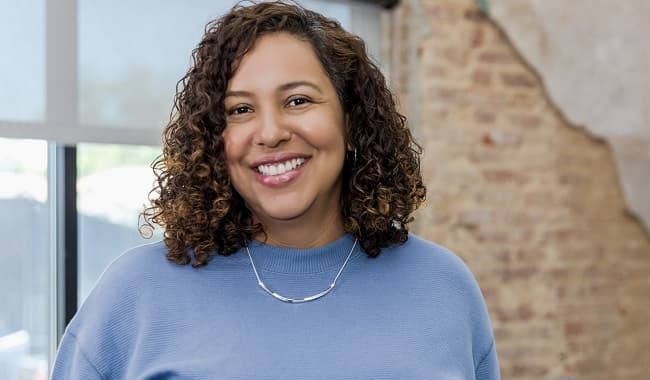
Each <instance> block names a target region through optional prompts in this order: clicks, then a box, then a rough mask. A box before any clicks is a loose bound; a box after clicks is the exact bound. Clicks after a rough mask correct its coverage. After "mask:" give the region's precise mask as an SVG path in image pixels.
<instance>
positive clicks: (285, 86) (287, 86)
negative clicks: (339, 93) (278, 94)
mask: <svg viewBox="0 0 650 380" xmlns="http://www.w3.org/2000/svg"><path fill="white" fill-rule="evenodd" d="M300 86H307V87H311V88H313V89H314V90H316V91H318V93H319V94H322V93H323V91H322V90H321V89H320V87H318V86H317V85H316V84H315V83H312V82H309V81H306V80H301V81H296V82H289V83H285V84H283V85H281V86H279V87H278V90H280V91H288V90H292V89H294V88H296V87H300Z"/></svg>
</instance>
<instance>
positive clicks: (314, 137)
mask: <svg viewBox="0 0 650 380" xmlns="http://www.w3.org/2000/svg"><path fill="white" fill-rule="evenodd" d="M193 58H194V64H193V66H192V68H191V69H190V70H189V72H188V73H187V75H186V76H185V77H184V79H183V81H182V86H180V90H179V92H178V94H177V97H176V102H175V110H176V112H175V115H174V117H173V118H172V121H171V122H170V124H169V125H168V126H167V128H166V130H165V134H164V152H163V156H162V158H161V159H160V160H159V161H157V162H156V164H155V166H156V168H157V175H158V186H157V188H156V190H157V191H156V193H157V198H156V199H153V200H152V207H150V208H149V209H147V210H145V213H144V214H145V217H146V220H147V221H148V222H153V223H157V224H160V225H163V226H164V227H165V239H164V242H160V243H155V244H150V245H146V246H141V247H137V248H134V249H133V250H131V251H128V252H127V253H125V254H123V255H122V256H121V257H120V258H118V259H117V260H116V261H115V262H113V263H112V264H111V266H110V267H109V268H108V269H107V271H106V272H105V273H104V275H103V276H102V278H101V280H100V281H99V283H98V284H97V285H96V287H95V288H94V290H93V291H92V293H91V295H90V296H89V297H88V298H87V300H86V302H85V303H84V305H83V306H82V307H81V309H80V310H79V312H78V314H77V315H76V316H75V318H74V319H73V321H72V322H71V323H70V325H69V326H68V328H67V330H66V333H65V335H64V338H63V341H62V343H61V346H60V348H59V353H58V357H57V360H56V364H55V368H54V372H53V378H54V379H104V380H108V379H249V378H261V379H281V378H284V379H391V380H394V379H475V378H476V379H497V378H499V370H498V365H497V358H496V352H495V348H494V339H493V335H492V330H491V327H490V321H489V319H488V315H487V312H486V308H485V304H484V302H483V299H482V297H481V293H480V290H479V288H478V286H477V285H476V282H475V281H474V278H473V277H472V275H471V274H470V273H469V271H468V270H467V268H466V267H465V266H464V265H463V263H462V261H461V260H459V259H458V258H457V257H456V256H454V255H453V254H452V253H450V252H448V251H446V250H445V249H443V248H441V247H439V246H436V245H434V244H432V243H429V242H426V241H424V240H422V239H420V238H418V237H416V236H414V235H412V234H411V235H409V233H408V231H407V225H408V223H409V222H410V221H411V219H412V217H411V215H412V213H413V212H414V211H415V210H416V208H417V207H418V206H419V205H420V204H421V203H422V201H423V200H424V197H425V189H424V186H423V184H422V179H421V176H420V165H419V153H420V152H419V147H418V146H417V145H416V144H415V142H414V141H413V140H412V137H411V134H410V133H409V131H408V129H407V128H406V126H405V118H404V117H403V116H402V115H400V114H399V113H398V112H397V111H396V108H395V104H394V101H393V98H392V95H391V93H390V91H389V90H388V88H387V86H386V84H385V81H384V78H383V76H382V75H381V73H380V72H379V70H378V69H377V67H376V66H375V65H374V64H373V63H372V62H371V61H370V60H369V59H368V57H367V56H366V53H365V47H364V44H363V42H362V41H361V40H360V39H359V38H358V37H355V36H353V35H351V34H349V33H347V32H345V31H344V30H343V29H342V28H341V27H340V25H339V24H338V23H336V22H335V21H332V20H330V19H327V18H325V17H323V16H321V15H319V14H317V13H314V12H311V11H308V10H305V9H303V8H300V7H299V6H296V5H288V4H284V3H262V4H257V5H252V6H248V7H242V6H237V7H235V8H233V9H232V10H231V11H230V12H229V13H228V14H227V15H225V16H223V17H222V18H221V19H219V20H216V21H215V22H213V23H211V24H210V25H209V26H208V28H207V29H206V33H205V36H204V38H203V40H202V41H201V43H200V44H199V46H198V47H197V49H195V51H194V53H193ZM149 225H150V224H149ZM165 255H166V257H167V259H168V260H165V259H164V257H163V256H165ZM190 263H191V264H192V265H187V264H190Z"/></svg>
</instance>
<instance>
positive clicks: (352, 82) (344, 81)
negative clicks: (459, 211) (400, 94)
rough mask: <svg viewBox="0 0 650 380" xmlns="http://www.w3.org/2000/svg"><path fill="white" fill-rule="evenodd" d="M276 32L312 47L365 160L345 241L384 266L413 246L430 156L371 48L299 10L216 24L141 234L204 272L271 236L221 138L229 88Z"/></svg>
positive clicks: (177, 111) (242, 14) (161, 164)
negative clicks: (391, 249) (233, 174)
mask: <svg viewBox="0 0 650 380" xmlns="http://www.w3.org/2000/svg"><path fill="white" fill-rule="evenodd" d="M276 32H286V33H290V34H291V35H293V36H295V37H297V38H300V39H302V40H304V41H306V42H309V43H310V44H311V46H312V47H313V49H314V51H315V53H316V55H317V56H318V58H319V60H320V62H321V63H322V65H323V68H324V69H325V71H326V73H327V75H328V76H329V78H330V80H331V81H332V83H333V85H334V88H335V89H336V91H337V94H338V97H339V100H340V102H341V104H342V107H343V112H344V113H345V114H346V115H347V117H348V120H349V125H350V128H349V130H348V131H347V132H346V133H347V136H346V141H349V142H351V144H352V145H353V147H354V148H356V152H357V154H356V155H357V157H356V160H354V159H350V157H348V158H346V161H345V164H344V169H343V170H344V172H343V189H342V194H341V209H342V217H343V225H344V229H345V231H346V232H348V233H350V234H352V235H354V236H355V237H357V238H358V239H359V243H360V244H361V246H362V247H363V249H364V250H365V252H366V253H367V255H368V256H370V257H376V256H378V255H379V253H380V251H381V248H383V247H387V246H389V245H391V244H401V243H404V242H405V241H406V239H407V238H408V229H407V224H408V223H409V222H411V221H412V219H413V218H412V216H411V215H412V214H413V212H414V211H415V210H416V209H417V208H418V207H419V206H420V204H421V203H422V202H423V201H424V199H425V195H426V190H425V187H424V185H423V183H422V178H421V174H420V154H421V152H422V149H421V147H420V146H419V145H418V144H417V143H416V142H415V141H414V140H413V137H412V135H411V133H410V131H409V130H408V128H407V126H406V118H405V117H404V116H403V115H401V114H400V113H399V112H397V109H396V105H395V100H394V99H393V95H392V93H391V92H390V90H389V89H388V87H387V85H386V81H385V79H384V76H383V75H382V74H381V72H380V71H379V69H378V68H377V66H376V65H375V64H374V63H373V62H372V61H371V60H370V59H369V57H368V56H367V54H366V49H365V44H364V42H363V41H362V40H361V39H360V38H359V37H357V36H355V35H352V34H350V33H348V32H347V31H345V30H344V29H343V28H342V27H341V25H340V24H339V23H338V22H337V21H335V20H332V19H329V18H326V17H324V16H322V15H321V14H319V13H316V12H313V11H310V10H307V9H304V8H302V7H301V6H299V5H296V4H289V3H286V2H282V1H279V2H270V3H269V2H265V3H260V4H253V5H248V6H242V5H241V4H238V5H236V6H234V7H233V8H232V9H231V10H230V12H229V13H227V14H226V15H224V16H223V17H221V18H219V19H216V20H214V21H211V22H210V23H208V25H207V26H206V28H205V35H204V36H203V39H202V40H201V42H200V43H199V45H198V46H197V47H196V48H195V49H194V50H193V52H192V59H193V64H192V66H191V67H190V69H189V70H188V72H187V74H185V76H184V77H183V78H182V79H181V80H180V81H179V82H178V85H177V87H176V90H177V93H176V97H175V100H174V108H173V111H172V115H171V117H170V122H169V124H168V125H167V126H166V128H165V130H164V133H163V153H162V155H161V156H160V157H158V158H157V159H156V161H154V162H153V163H152V168H153V169H154V173H155V175H156V178H157V180H156V186H155V187H154V189H153V190H152V191H151V192H150V193H149V200H150V202H151V206H150V207H146V208H145V209H144V211H143V212H142V213H141V217H142V218H143V219H144V223H141V224H140V232H141V234H143V236H144V235H145V233H144V232H143V231H144V229H148V230H149V231H150V230H151V229H152V228H153V225H152V223H154V224H157V225H160V226H162V227H164V228H165V232H164V241H165V244H166V245H167V247H168V249H169V250H168V253H167V258H168V259H169V260H171V261H173V262H175V263H177V264H181V265H184V264H188V263H190V262H192V265H193V266H195V267H200V266H203V265H205V264H206V263H207V261H208V259H209V258H210V255H212V254H215V253H218V254H221V255H230V254H232V253H234V252H236V251H238V250H239V249H240V248H241V247H243V246H245V245H246V244H248V242H250V241H251V240H252V239H253V236H254V235H255V234H256V233H260V232H263V227H262V226H261V225H260V224H259V223H255V222H254V221H253V217H252V214H251V211H250V210H249V209H248V208H247V207H246V204H245V202H244V200H243V199H242V197H241V196H240V195H239V194H238V193H237V192H236V191H235V190H234V188H233V187H232V185H231V182H230V178H229V176H228V172H227V169H226V159H225V152H224V140H223V138H222V136H221V134H222V132H223V130H224V128H225V127H226V120H225V115H226V112H225V109H224V98H225V92H226V87H227V85H228V81H229V79H230V78H231V77H232V76H233V74H234V72H235V71H236V69H237V65H238V62H239V61H240V60H241V58H242V57H243V56H244V54H246V52H248V51H249V50H250V49H251V48H252V46H253V44H254V43H255V41H256V40H257V38H259V37H260V36H262V35H265V34H270V33H276ZM152 194H156V196H157V197H156V198H153V197H152ZM192 256H193V257H192Z"/></svg>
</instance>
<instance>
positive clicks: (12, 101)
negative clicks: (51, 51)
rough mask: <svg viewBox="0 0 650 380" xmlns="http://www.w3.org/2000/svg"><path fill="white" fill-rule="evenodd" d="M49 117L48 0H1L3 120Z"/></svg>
mask: <svg viewBox="0 0 650 380" xmlns="http://www.w3.org/2000/svg"><path fill="white" fill-rule="evenodd" d="M44 118H45V0H30V1H13V0H0V120H5V121H6V120H12V121H29V122H35V121H43V120H44Z"/></svg>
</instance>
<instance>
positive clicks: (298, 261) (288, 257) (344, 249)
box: [239, 234, 361, 273]
mask: <svg viewBox="0 0 650 380" xmlns="http://www.w3.org/2000/svg"><path fill="white" fill-rule="evenodd" d="M353 245H354V236H352V235H350V234H345V235H343V236H342V237H340V238H338V239H337V240H335V241H333V242H331V243H329V244H326V245H323V246H320V247H316V248H287V247H277V246H273V245H269V244H265V243H262V242H259V241H257V240H253V241H252V242H250V243H249V245H248V247H249V249H250V252H251V256H252V257H253V261H254V262H255V267H256V268H257V269H258V270H260V269H263V270H266V271H272V272H279V273H318V272H326V271H328V270H337V271H338V270H339V269H340V268H341V267H342V266H343V263H344V262H345V259H346V258H347V257H348V254H349V253H350V249H351V248H352V246H353ZM239 254H240V255H242V256H244V257H245V258H246V259H247V260H248V254H247V253H246V248H245V247H244V248H242V252H240V253H239ZM360 255H361V246H360V245H359V243H357V245H356V247H354V252H352V255H351V256H350V261H352V260H354V259H355V258H356V257H358V256H360Z"/></svg>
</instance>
